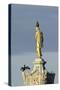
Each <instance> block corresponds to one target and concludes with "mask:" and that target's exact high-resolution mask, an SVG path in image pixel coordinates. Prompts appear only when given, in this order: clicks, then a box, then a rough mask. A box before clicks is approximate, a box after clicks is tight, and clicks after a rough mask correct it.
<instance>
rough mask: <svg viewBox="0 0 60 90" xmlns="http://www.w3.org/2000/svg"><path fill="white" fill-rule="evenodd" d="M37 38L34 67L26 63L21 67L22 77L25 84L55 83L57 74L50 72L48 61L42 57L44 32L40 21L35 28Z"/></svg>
mask: <svg viewBox="0 0 60 90" xmlns="http://www.w3.org/2000/svg"><path fill="white" fill-rule="evenodd" d="M35 40H36V49H35V50H36V55H37V57H36V58H35V60H34V62H33V64H34V66H33V69H32V70H31V69H30V67H29V66H26V65H24V67H21V69H20V70H21V71H22V77H23V81H24V84H25V85H41V84H48V83H54V77H55V74H51V73H49V72H48V71H47V70H46V68H45V64H46V61H45V60H44V59H43V58H42V50H41V49H42V48H43V33H42V32H41V31H40V27H39V23H38V22H37V23H36V28H35Z"/></svg>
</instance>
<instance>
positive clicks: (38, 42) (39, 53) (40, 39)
mask: <svg viewBox="0 0 60 90" xmlns="http://www.w3.org/2000/svg"><path fill="white" fill-rule="evenodd" d="M35 39H36V55H37V57H38V58H41V56H42V51H41V49H42V47H43V33H42V32H41V31H40V27H39V23H38V22H37V23H36V29H35Z"/></svg>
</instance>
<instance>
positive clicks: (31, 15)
mask: <svg viewBox="0 0 60 90" xmlns="http://www.w3.org/2000/svg"><path fill="white" fill-rule="evenodd" d="M37 20H38V21H39V23H40V28H41V31H42V32H43V33H44V49H43V51H57V50H58V8H57V7H48V6H32V5H12V8H11V53H12V55H15V54H20V53H23V52H35V38H34V35H35V24H36V21H37Z"/></svg>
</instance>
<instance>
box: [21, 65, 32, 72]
mask: <svg viewBox="0 0 60 90" xmlns="http://www.w3.org/2000/svg"><path fill="white" fill-rule="evenodd" d="M26 69H30V67H29V66H26V65H24V66H23V67H21V69H20V70H21V71H25V70H26Z"/></svg>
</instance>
